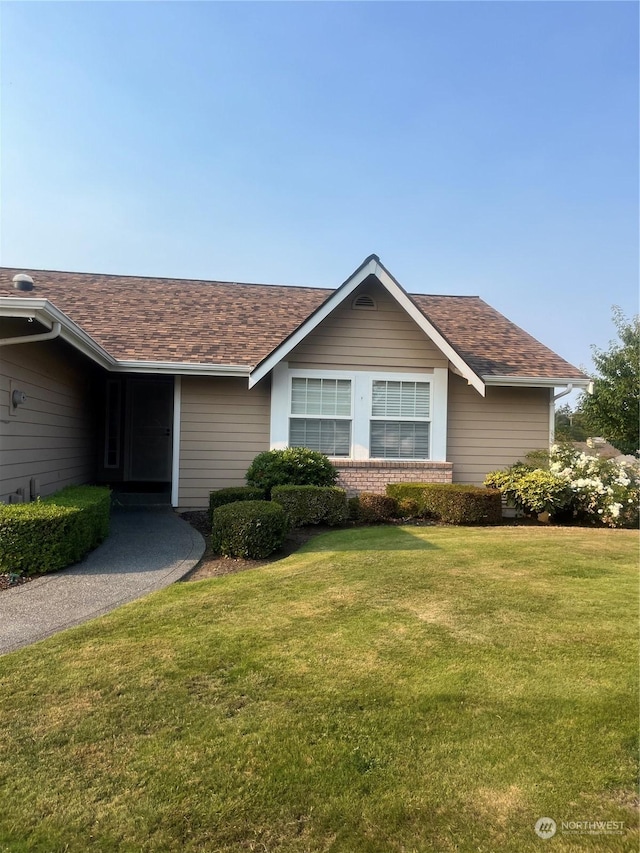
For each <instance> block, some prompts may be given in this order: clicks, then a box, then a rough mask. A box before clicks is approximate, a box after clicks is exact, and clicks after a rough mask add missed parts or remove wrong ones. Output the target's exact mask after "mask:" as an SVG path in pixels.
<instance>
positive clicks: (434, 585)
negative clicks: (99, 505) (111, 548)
mask: <svg viewBox="0 0 640 853" xmlns="http://www.w3.org/2000/svg"><path fill="white" fill-rule="evenodd" d="M637 544H638V539H637V535H636V534H635V532H632V531H610V530H579V529H560V528H555V529H554V528H552V529H540V528H522V527H508V528H498V529H481V528H477V529H460V528H447V527H421V528H408V527H407V528H398V527H389V528H387V527H379V528H368V529H367V528H364V529H353V530H348V531H339V532H334V533H329V534H327V535H323V536H320V537H318V538H316V539H313V540H312V541H311V542H309V543H308V544H307V545H306V546H305V548H304V549H303V550H302V551H300V552H298V553H297V554H294V555H293V556H291V557H289V558H288V559H286V560H284V561H282V562H280V563H275V564H272V565H270V566H266V567H264V568H260V569H258V570H255V571H252V572H245V573H242V574H238V575H230V576H226V577H222V578H216V579H213V580H206V581H200V582H196V583H189V584H178V585H174V586H173V587H170V588H169V589H166V590H164V591H162V592H159V593H156V594H154V595H152V596H150V597H148V598H146V599H144V600H143V601H139V602H135V603H133V604H130V605H127V606H125V607H122V608H120V609H119V610H117V611H115V612H114V613H112V614H110V615H109V616H107V617H104V618H101V619H99V620H96V621H93V622H91V623H88V624H86V625H84V626H81V627H79V628H75V629H72V630H69V631H66V632H64V633H63V634H60V635H58V636H57V637H53V638H51V639H49V640H47V641H45V642H42V643H39V644H37V645H35V646H33V647H31V648H28V649H24V650H22V651H19V652H14V653H12V654H10V655H7V656H5V657H3V658H0V720H1V721H2V726H1V727H0V851H11V853H14V851H15V853H22V851H25V853H26V851H29V853H33V851H43V853H44V851H46V853H57V851H60V853H62V851H67V853H73V851H83V853H84V851H86V850H89V849H90V850H92V851H93V850H97V851H132V853H133V851H136V853H138V851H187V853H191V851H207V853H210V851H216V853H232V851H233V853H236V851H287V853H289V852H291V853H293V851H295V853H302V851H305V853H306V851H332V853H338V851H340V853H400V851H403V852H404V851H406V853H409V851H443V853H446V851H478V853H495V851H513V853H527V851H538V850H546V849H548V850H554V851H569V850H571V851H574V850H596V849H597V850H620V851H625V850H636V849H637V847H638V830H637V827H638V820H637V811H636V809H635V806H636V805H637V796H636V794H637V791H636V788H635V784H636V782H635V771H636V750H637V744H636V733H637V700H638V685H637V651H638V649H637V646H638V642H637V640H638V637H637V604H636V599H637V591H638V588H637V577H636V574H637V573H636V566H637ZM542 816H545V817H546V816H548V817H552V818H554V819H555V820H556V822H557V823H558V828H559V831H558V833H557V834H556V836H555V837H554V838H553V839H552V840H550V841H542V840H541V839H539V838H538V837H537V836H536V835H535V833H534V831H533V826H534V824H535V822H536V820H537V819H538V818H539V817H542ZM562 820H566V821H578V820H605V821H620V822H622V823H623V824H624V829H623V833H622V835H616V836H609V835H599V836H589V835H586V834H580V835H569V834H567V833H566V832H564V833H563V832H562V831H561V829H560V828H561V821H562ZM546 845H548V846H546Z"/></svg>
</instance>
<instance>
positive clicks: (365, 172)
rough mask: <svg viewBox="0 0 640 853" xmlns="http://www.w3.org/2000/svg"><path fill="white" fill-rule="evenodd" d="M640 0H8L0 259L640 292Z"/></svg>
mask: <svg viewBox="0 0 640 853" xmlns="http://www.w3.org/2000/svg"><path fill="white" fill-rule="evenodd" d="M638 9H639V6H638V4H637V3H635V2H615V0H614V2H611V0H606V2H581V0H569V1H568V2H540V0H531V2H527V0H524V2H519V0H511V2H509V0H505V2H484V0H469V2H455V0H451V2H448V0H442V2H398V0H391V2H384V0H382V2H304V0H303V1H302V2H269V0H266V2H250V1H248V2H242V0H240V2H184V0H182V2H44V3H40V2H6V0H2V2H0V52H1V57H2V58H1V64H0V114H1V121H0V151H1V153H0V263H1V264H2V265H4V266H11V267H20V268H29V269H33V268H36V269H58V270H70V271H81V272H103V273H118V274H129V275H148V276H163V277H176V278H200V279H213V280H223V281H251V282H263V283H274V284H297V285H309V286H320V287H337V286H338V285H339V284H341V283H342V282H343V281H344V280H345V279H346V278H347V277H348V276H349V275H350V273H351V272H352V271H353V270H354V269H355V268H356V267H358V266H359V264H360V263H361V262H362V260H363V259H364V258H365V257H366V256H367V255H369V254H372V253H373V254H377V255H378V256H379V257H380V259H381V260H382V262H383V263H384V264H385V266H386V267H387V268H388V269H389V270H390V272H391V273H392V274H393V275H394V276H395V277H396V278H397V279H398V280H399V282H400V283H401V284H402V285H403V287H404V288H405V289H406V290H408V291H409V292H413V293H444V294H475V295H479V296H481V297H482V298H483V299H484V300H485V301H487V302H489V303H490V304H491V305H493V307H495V308H497V309H498V310H499V311H501V312H502V313H504V314H506V316H508V317H509V318H510V319H511V320H513V321H514V322H515V323H517V324H518V325H520V326H522V327H523V328H525V329H526V330H527V331H528V332H530V333H531V334H533V335H534V336H535V337H536V338H538V339H539V340H541V341H542V342H543V343H545V344H546V345H547V346H550V347H551V348H552V349H553V350H555V351H556V352H558V353H559V354H560V355H562V356H563V357H564V358H566V359H567V360H569V361H570V362H572V363H573V364H575V365H577V366H583V367H585V368H587V370H592V362H591V349H590V345H591V344H596V345H598V346H599V347H601V348H603V347H604V348H606V347H607V345H608V342H609V341H610V340H611V339H613V338H615V336H616V332H615V327H614V325H613V323H612V318H611V306H612V305H614V304H615V305H619V306H621V308H622V309H623V311H624V312H625V314H626V315H627V316H631V315H632V314H635V313H637V311H638V261H639V246H638V228H639V217H638V189H639V180H638V164H639V144H638V103H639V93H638V88H639V84H638V80H639V70H638Z"/></svg>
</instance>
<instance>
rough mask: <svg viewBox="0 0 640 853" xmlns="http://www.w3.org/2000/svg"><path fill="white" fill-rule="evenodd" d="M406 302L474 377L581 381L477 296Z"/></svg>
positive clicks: (421, 298)
mask: <svg viewBox="0 0 640 853" xmlns="http://www.w3.org/2000/svg"><path fill="white" fill-rule="evenodd" d="M411 298H412V299H413V301H414V302H415V303H416V305H417V306H418V308H420V310H421V311H422V313H423V314H424V315H425V316H426V317H428V319H429V320H430V321H431V323H433V325H434V326H435V327H436V328H437V329H438V331H439V332H440V334H442V335H443V336H444V337H445V338H446V339H447V340H448V341H449V343H450V344H451V346H452V347H453V348H454V349H455V350H456V351H457V352H458V353H459V354H460V355H461V356H462V358H463V359H464V360H465V361H466V362H467V364H468V365H469V367H471V368H472V370H473V371H474V372H475V373H477V374H478V376H535V377H543V378H547V379H553V378H559V379H560V378H561V379H585V378H586V377H585V374H584V373H582V371H580V370H578V369H577V368H576V367H574V366H573V365H572V364H569V362H568V361H565V360H564V358H561V357H560V356H559V355H557V354H556V353H555V352H553V351H552V350H550V349H549V348H548V347H546V346H544V344H541V343H540V341H537V340H536V339H535V338H534V337H532V336H531V335H530V334H528V333H527V332H525V331H524V330H523V329H521V328H520V327H519V326H516V324H515V323H512V322H511V320H508V319H507V318H506V317H505V316H503V315H502V314H500V313H499V312H498V311H496V310H495V308H492V307H491V306H490V305H487V303H486V302H483V301H482V299H480V298H479V297H478V296H426V295H423V294H413V295H412V296H411Z"/></svg>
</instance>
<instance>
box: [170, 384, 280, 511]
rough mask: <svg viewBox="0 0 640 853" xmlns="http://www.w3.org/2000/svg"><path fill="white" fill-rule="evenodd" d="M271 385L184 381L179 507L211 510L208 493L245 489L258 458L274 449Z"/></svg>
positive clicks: (182, 392) (181, 417)
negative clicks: (270, 405)
mask: <svg viewBox="0 0 640 853" xmlns="http://www.w3.org/2000/svg"><path fill="white" fill-rule="evenodd" d="M269 398H270V393H269V383H268V382H267V381H264V382H261V383H259V384H258V385H257V386H256V387H255V388H252V389H251V390H249V388H248V385H247V380H246V379H225V378H220V379H218V378H209V377H201V378H195V377H183V379H182V391H181V409H180V488H179V500H178V503H179V506H180V508H189V507H191V508H194V507H204V506H207V504H208V502H209V492H210V491H212V490H213V489H222V488H226V487H227V486H243V485H245V474H246V472H247V468H248V467H249V465H250V463H251V461H252V460H253V458H254V456H255V455H256V454H257V453H260V452H261V451H262V450H268V449H269Z"/></svg>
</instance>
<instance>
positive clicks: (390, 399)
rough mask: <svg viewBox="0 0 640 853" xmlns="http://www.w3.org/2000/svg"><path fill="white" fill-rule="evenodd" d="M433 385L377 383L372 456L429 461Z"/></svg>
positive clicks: (374, 385) (373, 402) (373, 393)
mask: <svg viewBox="0 0 640 853" xmlns="http://www.w3.org/2000/svg"><path fill="white" fill-rule="evenodd" d="M430 432H431V385H430V383H429V382H406V381H402V380H392V381H391V380H378V379H374V380H373V383H372V388H371V421H370V440H369V455H370V457H371V458H372V459H429V453H430V438H431V436H430Z"/></svg>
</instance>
